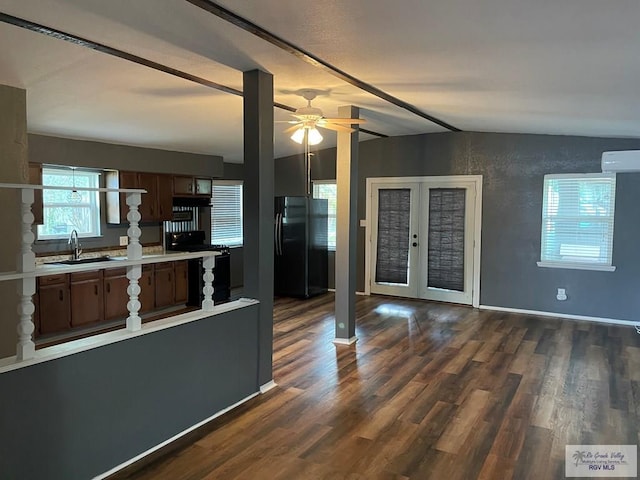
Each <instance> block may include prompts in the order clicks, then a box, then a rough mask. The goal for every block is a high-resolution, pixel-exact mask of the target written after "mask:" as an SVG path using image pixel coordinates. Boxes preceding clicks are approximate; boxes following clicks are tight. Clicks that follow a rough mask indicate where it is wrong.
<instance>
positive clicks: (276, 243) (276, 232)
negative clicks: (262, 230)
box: [273, 213, 280, 256]
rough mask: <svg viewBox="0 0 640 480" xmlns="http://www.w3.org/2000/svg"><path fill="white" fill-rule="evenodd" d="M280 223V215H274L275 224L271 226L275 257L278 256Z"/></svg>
mask: <svg viewBox="0 0 640 480" xmlns="http://www.w3.org/2000/svg"><path fill="white" fill-rule="evenodd" d="M279 222H280V214H279V213H276V219H275V223H274V226H273V245H274V247H275V250H276V256H278V255H280V253H279V251H278V224H279Z"/></svg>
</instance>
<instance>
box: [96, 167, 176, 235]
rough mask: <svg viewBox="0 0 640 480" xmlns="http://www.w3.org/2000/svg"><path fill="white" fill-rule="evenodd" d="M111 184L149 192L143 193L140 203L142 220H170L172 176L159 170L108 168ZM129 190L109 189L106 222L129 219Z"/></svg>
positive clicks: (120, 222) (107, 182)
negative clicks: (114, 191)
mask: <svg viewBox="0 0 640 480" xmlns="http://www.w3.org/2000/svg"><path fill="white" fill-rule="evenodd" d="M105 178H106V185H107V187H108V188H141V189H143V190H146V191H147V193H143V194H142V195H141V203H140V206H139V207H138V211H139V212H140V221H141V222H161V221H164V220H171V216H172V213H173V177H172V176H171V175H165V174H160V173H141V172H125V171H120V172H117V171H115V170H113V171H107V172H105ZM127 213H129V206H128V205H127V198H126V194H124V193H120V194H117V193H107V223H116V224H124V223H127Z"/></svg>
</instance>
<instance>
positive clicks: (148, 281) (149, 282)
mask: <svg viewBox="0 0 640 480" xmlns="http://www.w3.org/2000/svg"><path fill="white" fill-rule="evenodd" d="M147 284H148V285H149V286H151V275H149V276H148V277H147Z"/></svg>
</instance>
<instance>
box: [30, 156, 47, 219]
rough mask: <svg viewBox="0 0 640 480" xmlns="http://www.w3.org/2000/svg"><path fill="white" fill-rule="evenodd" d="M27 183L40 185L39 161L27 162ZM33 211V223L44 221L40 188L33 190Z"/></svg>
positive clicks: (40, 171)
mask: <svg viewBox="0 0 640 480" xmlns="http://www.w3.org/2000/svg"><path fill="white" fill-rule="evenodd" d="M29 183H30V184H31V185H42V165H41V164H40V163H30V164H29ZM31 212H32V213H33V218H34V220H33V223H34V224H36V225H42V224H43V223H44V215H43V207H42V190H34V191H33V205H32V206H31Z"/></svg>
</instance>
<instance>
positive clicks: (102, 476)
mask: <svg viewBox="0 0 640 480" xmlns="http://www.w3.org/2000/svg"><path fill="white" fill-rule="evenodd" d="M270 383H272V382H270ZM266 385H269V384H266ZM274 386H275V384H274ZM258 395H259V392H256V393H252V394H251V395H249V396H248V397H245V398H243V399H242V400H240V401H239V402H236V403H234V404H233V405H231V406H229V407H227V408H224V409H222V410H220V411H219V412H216V413H214V414H213V415H211V416H210V417H208V418H206V419H204V420H202V421H201V422H198V423H196V424H195V425H193V426H191V427H189V428H187V429H186V430H183V431H182V432H180V433H178V434H177V435H174V436H173V437H171V438H169V439H168V440H165V441H164V442H162V443H159V444H158V445H156V446H155V447H151V448H150V449H149V450H147V451H145V452H142V453H141V454H140V455H136V456H135V457H133V458H132V459H130V460H127V461H126V462H124V463H121V464H120V465H118V466H116V467H113V468H112V469H111V470H109V471H108V472H105V473H102V474H100V475H98V476H96V477H94V478H93V480H102V479H104V478H108V477H110V476H111V475H113V474H114V473H116V472H119V471H120V470H122V469H123V468H126V467H128V466H129V465H132V464H134V463H136V462H137V461H138V460H142V459H143V458H144V457H146V456H147V455H151V454H152V453H153V452H155V451H157V450H160V449H161V448H163V447H165V446H167V445H169V444H170V443H171V442H175V441H176V440H178V439H179V438H180V437H183V436H185V435H186V434H187V433H190V432H192V431H194V430H196V429H197V428H200V427H201V426H203V425H205V424H207V423H209V422H210V421H211V420H214V419H216V418H218V417H219V416H220V415H224V414H225V413H227V412H229V411H231V410H233V409H234V408H236V407H238V406H240V405H242V404H243V403H245V402H248V401H249V400H251V399H252V398H253V397H256V396H258Z"/></svg>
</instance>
